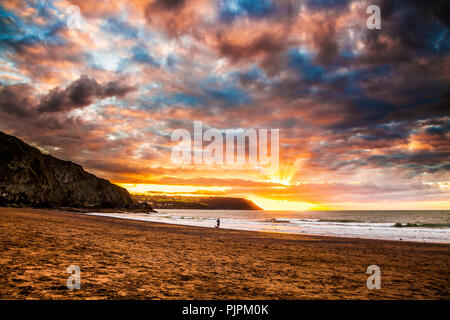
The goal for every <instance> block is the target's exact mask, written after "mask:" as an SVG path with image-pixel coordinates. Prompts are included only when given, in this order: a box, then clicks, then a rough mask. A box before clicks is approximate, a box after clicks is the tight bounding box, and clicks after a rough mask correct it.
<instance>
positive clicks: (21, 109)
mask: <svg viewBox="0 0 450 320" xmlns="http://www.w3.org/2000/svg"><path fill="white" fill-rule="evenodd" d="M33 104H34V99H33V87H32V86H30V85H28V84H13V85H9V86H4V87H1V88H0V111H3V112H6V113H9V114H13V115H15V116H20V117H24V116H26V115H27V114H28V113H30V112H32V111H33V110H32V109H31V107H32V105H33Z"/></svg>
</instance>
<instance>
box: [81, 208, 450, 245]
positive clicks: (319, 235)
mask: <svg viewBox="0 0 450 320" xmlns="http://www.w3.org/2000/svg"><path fill="white" fill-rule="evenodd" d="M194 211H195V210H194ZM134 213H135V214H145V216H143V217H142V218H136V217H131V216H129V217H127V216H126V215H132V214H133V213H120V212H117V213H107V212H106V213H104V212H83V213H80V214H85V215H91V216H99V217H109V218H115V219H125V220H134V221H142V222H149V223H162V224H169V225H177V226H187V227H199V228H207V229H209V228H213V229H214V226H212V225H211V226H205V225H196V224H186V223H181V222H180V223H177V222H176V221H174V222H172V221H170V222H167V221H156V220H149V218H150V219H151V218H152V216H154V215H153V214H147V213H145V212H134ZM158 213H160V214H162V213H164V212H158ZM119 214H123V216H119ZM183 221H189V219H184V220H183ZM222 225H223V224H222ZM220 229H222V230H235V231H250V232H264V233H275V234H291V235H299V236H302V235H306V236H318V237H332V238H334V237H335V238H347V239H361V240H379V241H396V242H397V241H398V242H412V243H430V244H447V245H450V240H449V241H447V242H444V241H441V242H439V241H426V240H421V241H414V240H409V239H407V240H403V239H388V238H375V237H369V236H368V237H360V236H348V235H342V236H341V235H333V234H320V233H311V232H288V231H273V230H254V229H250V228H247V229H245V228H232V227H228V228H227V227H220Z"/></svg>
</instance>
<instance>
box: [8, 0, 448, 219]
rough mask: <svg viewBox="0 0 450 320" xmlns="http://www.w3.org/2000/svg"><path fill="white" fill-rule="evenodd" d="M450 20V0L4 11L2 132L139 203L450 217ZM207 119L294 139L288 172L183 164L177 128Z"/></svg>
mask: <svg viewBox="0 0 450 320" xmlns="http://www.w3.org/2000/svg"><path fill="white" fill-rule="evenodd" d="M371 4H375V5H378V6H379V7H380V9H381V10H380V12H381V29H379V30H378V29H368V28H367V26H366V21H367V19H368V18H369V16H370V14H367V12H366V9H367V7H368V6H369V5H371ZM74 6H75V7H74ZM77 10H79V13H80V17H81V19H80V23H78V20H77V19H75V18H76V13H77ZM448 12H450V3H449V1H442V0H439V1H434V0H429V1H421V0H409V1H401V0H399V1H387V0H385V1H378V0H372V1H364V0H342V1H338V0H303V1H302V0H279V1H272V0H254V1H253V0H191V1H187V0H153V1H152V0H128V1H118V0H111V1H107V0H96V1H88V0H54V1H51V0H48V1H37V0H35V1H32V0H30V1H22V0H6V1H5V0H4V1H1V2H0V130H1V131H3V132H6V133H8V134H12V135H15V136H17V137H19V138H21V139H23V140H24V141H26V142H27V143H30V144H32V145H34V146H36V147H38V148H39V149H40V150H42V151H43V152H46V153H49V154H52V155H54V156H56V157H59V158H62V159H65V160H70V161H74V162H76V163H79V164H81V165H83V167H84V168H85V169H86V170H87V171H89V172H92V173H94V174H96V175H98V176H101V177H104V178H107V179H109V180H111V181H112V182H114V183H118V184H119V185H121V186H124V187H126V188H127V189H128V190H129V191H131V192H135V193H148V192H150V193H158V192H159V193H164V194H184V195H192V196H195V195H208V196H209V195H211V196H214V195H216V196H236V197H245V198H247V199H250V200H253V201H254V202H255V203H257V204H258V205H260V206H261V207H263V208H264V209H279V210H282V209H286V210H326V209H331V210H333V209H335V210H362V209H364V210H379V209H393V210H394V209H405V210H411V209H450V143H449V138H450V40H449V26H450V15H449V14H448ZM74 14H75V15H74ZM74 21H75V22H76V23H75V24H74ZM194 121H202V123H203V126H204V128H205V129H207V128H215V129H218V130H226V129H247V128H255V129H261V128H266V129H269V130H270V129H275V128H276V129H279V130H280V133H279V145H280V151H279V156H280V166H279V170H278V171H277V172H271V173H270V174H269V173H268V172H267V171H264V170H260V168H257V167H256V168H255V167H252V166H249V165H240V166H237V165H235V166H228V165H217V164H213V165H211V164H176V163H173V162H172V161H171V151H172V148H173V147H174V142H172V141H171V134H172V132H173V131H174V130H176V129H179V128H185V129H188V130H190V131H192V130H193V123H194Z"/></svg>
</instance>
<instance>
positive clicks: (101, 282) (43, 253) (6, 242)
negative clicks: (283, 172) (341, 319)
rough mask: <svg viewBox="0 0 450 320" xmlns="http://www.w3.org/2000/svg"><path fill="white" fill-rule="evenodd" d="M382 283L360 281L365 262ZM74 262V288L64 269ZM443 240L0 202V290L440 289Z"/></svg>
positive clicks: (321, 295)
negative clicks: (118, 215) (170, 220)
mask: <svg viewBox="0 0 450 320" xmlns="http://www.w3.org/2000/svg"><path fill="white" fill-rule="evenodd" d="M374 264H375V265H378V266H379V267H380V268H381V289H379V290H369V289H368V288H367V286H366V280H367V278H368V276H369V275H368V274H366V269H367V267H368V266H369V265H374ZM70 265H78V266H79V267H80V270H81V289H80V290H69V289H67V287H66V280H67V278H68V277H69V274H67V273H66V269H67V267H68V266H70ZM449 298H450V245H448V244H429V243H428V244H425V243H413V242H401V241H383V240H362V239H350V238H333V237H323V236H307V235H288V234H277V233H262V232H249V231H236V230H225V229H215V228H202V227H187V226H179V225H168V224H158V223H151V222H142V221H133V220H124V219H114V218H108V217H96V216H87V215H83V214H77V213H69V212H62V211H56V210H37V209H14V208H0V299H449Z"/></svg>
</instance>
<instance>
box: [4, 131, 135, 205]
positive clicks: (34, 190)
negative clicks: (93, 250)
mask: <svg viewBox="0 0 450 320" xmlns="http://www.w3.org/2000/svg"><path fill="white" fill-rule="evenodd" d="M0 205H27V206H35V207H103V208H110V207H122V208H127V207H129V206H131V205H132V199H131V196H130V194H129V193H128V191H127V190H125V189H124V188H121V187H119V186H117V185H114V184H112V183H110V182H109V181H108V180H105V179H101V178H97V177H96V176H94V175H93V174H90V173H88V172H86V171H84V170H83V168H82V167H81V166H80V165H78V164H75V163H73V162H70V161H63V160H60V159H57V158H55V157H52V156H50V155H46V154H42V153H41V152H40V151H39V150H38V149H36V148H34V147H32V146H30V145H28V144H26V143H24V142H23V141H21V140H19V139H17V138H16V137H13V136H10V135H7V134H5V133H3V132H0Z"/></svg>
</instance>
